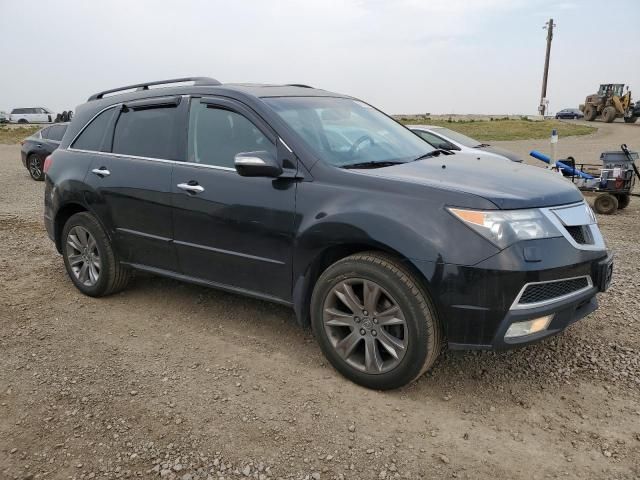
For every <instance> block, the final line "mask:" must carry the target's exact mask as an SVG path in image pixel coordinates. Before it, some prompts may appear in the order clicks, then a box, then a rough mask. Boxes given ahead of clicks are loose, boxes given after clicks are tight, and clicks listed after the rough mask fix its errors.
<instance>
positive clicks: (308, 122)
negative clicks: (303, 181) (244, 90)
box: [264, 97, 433, 167]
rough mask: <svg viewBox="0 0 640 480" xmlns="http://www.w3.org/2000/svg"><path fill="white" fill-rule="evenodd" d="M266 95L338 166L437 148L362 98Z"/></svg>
mask: <svg viewBox="0 0 640 480" xmlns="http://www.w3.org/2000/svg"><path fill="white" fill-rule="evenodd" d="M264 101H265V102H266V103H267V104H268V105H269V106H270V107H271V108H273V109H274V110H275V111H276V113H277V114H278V115H279V116H280V117H281V118H282V119H283V120H284V121H285V122H286V123H287V124H288V125H289V126H290V127H291V128H292V129H293V130H295V131H296V132H297V133H298V134H299V135H300V136H301V137H302V138H303V139H304V141H305V142H306V143H307V144H308V146H309V148H311V149H312V150H313V152H314V153H315V154H316V155H317V156H318V157H319V158H322V159H323V160H325V161H326V162H328V163H330V164H332V165H335V166H337V167H345V166H349V165H355V164H361V163H365V162H372V163H374V164H375V163H381V164H385V163H389V162H392V163H396V162H397V163H404V162H408V161H411V160H415V159H416V158H418V157H421V156H422V155H425V154H427V153H429V152H431V151H433V147H432V146H431V145H429V144H428V143H426V142H424V141H423V140H421V139H420V138H419V137H418V136H416V135H414V134H413V133H411V132H410V131H409V130H407V129H406V128H404V127H403V126H402V125H400V124H398V123H397V122H395V121H394V120H392V119H391V118H389V117H387V116H386V115H384V114H383V113H381V112H379V111H378V110H376V109H374V108H373V107H370V106H369V105H367V104H365V103H363V102H359V101H357V100H352V99H349V98H333V97H275V98H265V99H264Z"/></svg>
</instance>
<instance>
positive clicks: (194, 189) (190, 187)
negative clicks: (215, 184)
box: [178, 182, 204, 193]
mask: <svg viewBox="0 0 640 480" xmlns="http://www.w3.org/2000/svg"><path fill="white" fill-rule="evenodd" d="M178 188H179V189H180V190H184V191H186V192H189V193H202V192H204V187H202V186H201V185H198V184H197V183H195V182H194V183H193V184H191V182H189V183H179V184H178Z"/></svg>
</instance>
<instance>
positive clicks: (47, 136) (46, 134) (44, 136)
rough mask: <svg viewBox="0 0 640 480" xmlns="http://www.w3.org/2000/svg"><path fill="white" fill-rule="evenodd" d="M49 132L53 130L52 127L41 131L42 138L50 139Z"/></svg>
mask: <svg viewBox="0 0 640 480" xmlns="http://www.w3.org/2000/svg"><path fill="white" fill-rule="evenodd" d="M49 130H51V127H47V128H43V129H42V130H40V137H42V138H49Z"/></svg>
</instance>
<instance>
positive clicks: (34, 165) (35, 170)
mask: <svg viewBox="0 0 640 480" xmlns="http://www.w3.org/2000/svg"><path fill="white" fill-rule="evenodd" d="M29 172H30V173H31V176H32V177H33V178H40V176H41V175H42V167H41V166H40V159H39V158H38V157H37V156H35V155H32V156H31V158H30V159H29Z"/></svg>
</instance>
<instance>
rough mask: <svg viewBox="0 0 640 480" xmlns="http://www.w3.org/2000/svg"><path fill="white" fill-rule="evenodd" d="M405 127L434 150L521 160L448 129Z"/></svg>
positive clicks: (423, 126)
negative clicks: (480, 153) (439, 149)
mask: <svg viewBox="0 0 640 480" xmlns="http://www.w3.org/2000/svg"><path fill="white" fill-rule="evenodd" d="M407 127H408V128H409V130H411V131H412V132H413V133H415V134H416V135H418V136H419V137H420V138H422V139H423V140H425V141H426V142H429V143H430V144H431V145H433V146H434V147H435V148H441V149H443V150H449V151H452V152H465V153H471V154H475V155H477V154H478V152H479V151H482V153H483V154H485V155H489V156H494V157H496V158H499V159H501V160H511V161H512V162H522V158H521V157H520V156H519V155H518V154H516V153H513V152H510V151H508V150H504V149H502V148H498V147H494V146H492V145H490V144H488V143H483V142H480V141H479V140H475V139H473V138H471V137H467V136H466V135H463V134H462V133H460V132H456V131H454V130H451V129H450V128H445V127H437V126H433V125H407Z"/></svg>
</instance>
